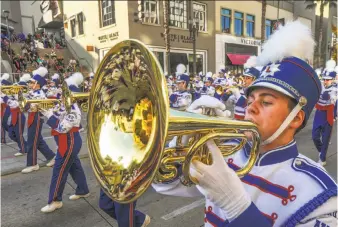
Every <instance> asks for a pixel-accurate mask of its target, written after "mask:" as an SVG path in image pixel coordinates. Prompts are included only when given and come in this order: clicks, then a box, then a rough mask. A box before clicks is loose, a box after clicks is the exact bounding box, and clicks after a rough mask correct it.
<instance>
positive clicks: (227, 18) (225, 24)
mask: <svg viewBox="0 0 338 227" xmlns="http://www.w3.org/2000/svg"><path fill="white" fill-rule="evenodd" d="M221 26H222V28H221V29H222V32H225V33H230V28H231V10H229V9H221Z"/></svg>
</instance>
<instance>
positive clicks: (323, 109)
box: [312, 60, 337, 166]
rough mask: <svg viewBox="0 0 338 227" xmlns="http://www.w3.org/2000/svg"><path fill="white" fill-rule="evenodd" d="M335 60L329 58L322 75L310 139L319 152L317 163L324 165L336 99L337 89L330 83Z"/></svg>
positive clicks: (333, 74) (333, 75) (333, 73)
mask: <svg viewBox="0 0 338 227" xmlns="http://www.w3.org/2000/svg"><path fill="white" fill-rule="evenodd" d="M335 65H336V62H335V61H334V60H329V61H328V62H327V64H326V66H327V67H326V69H325V70H324V73H323V75H322V79H323V85H324V89H323V90H322V93H321V95H320V98H319V101H318V103H317V104H316V109H317V110H316V114H315V117H314V121H313V127H312V139H313V142H314V144H315V146H316V148H317V150H318V152H319V161H318V162H319V163H320V164H321V165H322V166H325V165H326V153H327V149H328V147H329V142H330V137H331V132H332V126H333V121H334V118H335V117H334V112H335V111H334V107H335V104H336V101H337V90H336V87H335V86H333V85H332V83H333V80H334V79H335V77H336V72H335V71H334V67H335Z"/></svg>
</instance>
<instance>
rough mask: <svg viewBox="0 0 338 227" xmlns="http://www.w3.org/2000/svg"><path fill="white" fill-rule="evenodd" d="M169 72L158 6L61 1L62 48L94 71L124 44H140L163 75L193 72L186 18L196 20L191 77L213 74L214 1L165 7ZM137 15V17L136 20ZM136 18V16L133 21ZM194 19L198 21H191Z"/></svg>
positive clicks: (146, 1) (145, 0)
mask: <svg viewBox="0 0 338 227" xmlns="http://www.w3.org/2000/svg"><path fill="white" fill-rule="evenodd" d="M169 7H170V15H169V19H170V20H169V23H170V24H169V25H170V70H169V69H168V66H167V61H168V59H167V56H166V51H165V50H166V48H165V42H164V34H163V33H164V24H163V21H164V13H163V1H156V0H142V1H112V0H104V1H86V2H82V3H81V4H79V3H78V2H76V1H64V2H63V8H64V14H65V15H64V16H65V21H64V25H65V35H66V40H67V44H68V46H70V49H71V50H74V52H76V53H77V55H78V56H79V57H80V58H82V61H83V62H87V63H88V64H90V65H91V67H92V68H93V69H94V70H96V69H97V68H98V66H99V63H100V61H101V60H102V59H103V57H104V55H105V54H106V53H107V52H108V51H109V49H110V48H111V47H112V46H113V45H114V44H116V43H117V42H120V41H121V40H125V39H137V40H140V41H141V42H143V43H144V44H145V45H146V46H147V47H148V48H150V50H152V51H153V52H154V54H155V55H156V56H157V58H158V60H159V62H160V64H161V66H162V68H163V71H164V72H169V71H170V72H175V71H176V66H177V65H178V64H180V63H182V64H184V65H185V66H186V68H187V72H188V73H189V72H192V70H193V55H192V54H193V43H192V39H191V36H190V32H189V18H190V17H191V18H196V20H197V21H198V26H199V32H198V37H197V41H196V62H197V64H196V68H197V72H200V71H202V72H204V73H205V72H207V71H213V70H214V65H215V55H214V51H215V42H214V40H215V37H214V25H213V20H214V14H215V12H214V10H215V2H214V1H177V0H176V1H170V2H169ZM140 13H141V14H140ZM138 15H141V16H140V17H138ZM197 18H198V19H197Z"/></svg>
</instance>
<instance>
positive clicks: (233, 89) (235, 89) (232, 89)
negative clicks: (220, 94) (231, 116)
mask: <svg viewBox="0 0 338 227" xmlns="http://www.w3.org/2000/svg"><path fill="white" fill-rule="evenodd" d="M228 90H229V91H231V93H232V94H233V95H234V96H235V97H236V99H239V97H241V93H240V92H239V89H238V88H236V87H232V88H229V89H228Z"/></svg>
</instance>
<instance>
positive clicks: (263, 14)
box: [261, 0, 266, 45]
mask: <svg viewBox="0 0 338 227" xmlns="http://www.w3.org/2000/svg"><path fill="white" fill-rule="evenodd" d="M261 2H262V22H261V26H262V27H261V41H262V45H263V42H264V40H265V14H266V0H262V1H261Z"/></svg>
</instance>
